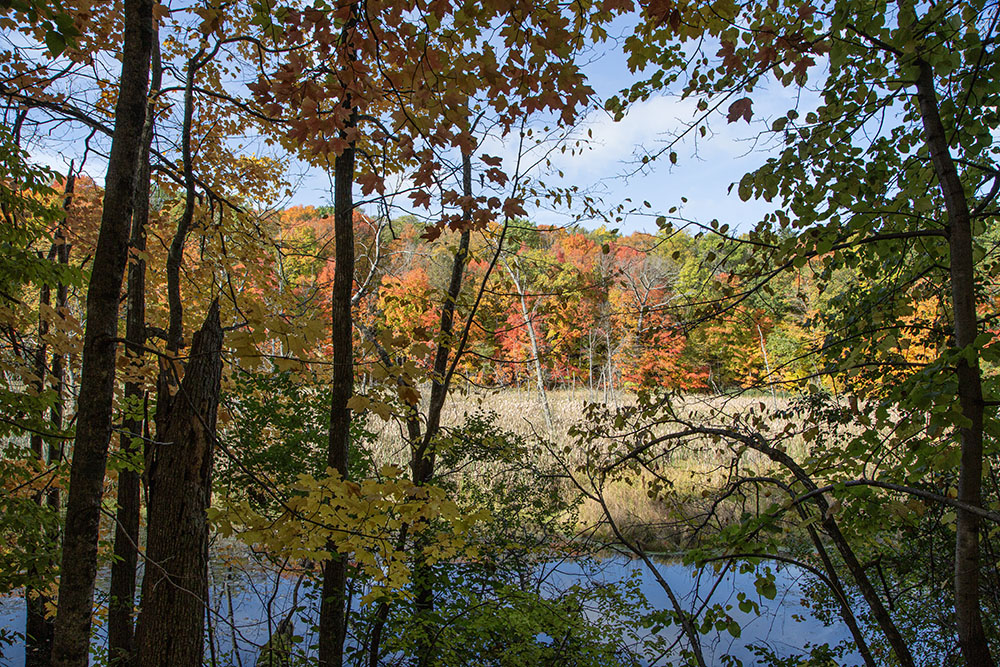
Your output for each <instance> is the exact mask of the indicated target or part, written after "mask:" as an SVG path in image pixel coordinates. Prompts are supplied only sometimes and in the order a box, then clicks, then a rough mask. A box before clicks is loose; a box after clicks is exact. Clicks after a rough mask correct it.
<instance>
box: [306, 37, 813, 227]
mask: <svg viewBox="0 0 1000 667" xmlns="http://www.w3.org/2000/svg"><path fill="white" fill-rule="evenodd" d="M585 71H586V74H587V76H588V79H589V82H590V84H591V86H593V87H594V89H595V91H596V93H597V96H598V98H599V99H600V100H604V99H606V98H608V97H610V96H611V95H613V94H615V93H617V92H618V91H619V90H620V89H621V88H622V87H625V86H627V85H628V84H629V83H630V82H631V81H632V80H633V78H634V77H633V75H631V74H630V73H629V71H628V68H627V65H626V62H625V56H624V55H623V54H622V52H621V51H620V50H618V49H616V48H615V47H611V48H609V49H608V50H607V51H605V53H603V54H602V55H601V56H600V57H599V58H596V59H595V60H594V61H593V62H591V63H590V64H589V65H588V66H587V67H586V70H585ZM796 94H798V91H796V90H794V89H783V88H781V87H780V85H778V84H773V89H771V90H768V89H758V91H757V94H755V96H754V98H755V99H754V118H753V122H752V123H750V124H748V123H746V122H745V121H743V120H740V121H738V122H737V123H733V124H730V123H727V122H726V119H725V117H724V112H725V108H726V107H727V106H728V104H726V105H723V114H722V115H719V116H718V117H717V118H714V119H712V120H711V121H710V124H709V129H710V131H709V133H708V135H707V136H706V137H704V138H699V139H698V140H697V141H695V140H694V138H693V136H692V138H689V139H685V140H683V141H682V142H681V143H680V145H679V146H677V147H676V149H675V150H676V152H677V153H678V164H676V165H671V164H670V163H669V161H668V160H667V159H666V157H664V158H663V159H662V160H660V161H658V162H656V163H655V164H654V163H651V164H650V165H647V166H646V167H645V168H641V167H642V165H641V162H640V161H639V160H640V157H641V155H642V153H643V151H644V150H650V151H655V150H656V149H657V148H658V147H662V146H663V144H664V142H665V141H666V140H667V139H668V138H669V137H670V136H671V134H672V133H676V132H677V131H679V130H680V129H681V128H683V127H684V126H685V125H686V124H687V123H690V122H691V121H692V120H693V119H694V118H695V115H694V111H695V104H696V100H694V99H687V100H682V99H680V98H679V97H677V96H675V95H671V94H664V95H660V96H657V97H652V98H650V99H648V100H645V101H641V102H637V103H635V104H634V105H633V106H632V107H631V108H630V109H629V111H628V113H627V115H626V116H625V118H624V119H623V120H622V121H620V122H614V120H613V119H612V118H611V116H610V115H609V114H608V113H606V112H605V111H603V109H600V108H595V109H593V110H592V111H590V112H589V113H588V114H587V115H586V116H585V117H584V118H583V120H582V122H581V123H580V125H579V126H578V127H577V128H576V130H575V132H574V136H576V137H578V138H585V137H587V132H588V130H589V131H591V132H592V138H590V139H589V140H588V141H587V145H586V147H585V148H584V149H583V150H582V151H580V152H579V153H578V154H576V155H570V154H569V153H568V152H567V153H565V154H562V153H554V154H552V157H551V161H552V167H551V169H549V170H547V171H548V173H544V172H543V170H542V169H535V170H534V171H532V172H530V174H529V175H530V176H532V177H534V178H540V179H541V180H544V181H545V183H546V184H547V185H548V186H560V187H567V186H570V185H576V186H578V187H579V188H580V189H581V190H584V191H587V192H591V193H594V194H596V195H599V196H600V197H601V199H602V200H603V204H604V208H605V209H606V210H611V209H613V208H615V207H616V206H617V205H619V204H622V203H623V202H625V200H626V199H631V200H632V202H633V204H635V205H640V206H641V205H642V203H643V202H644V201H648V202H649V203H650V204H651V207H650V208H648V209H646V211H647V212H648V214H647V215H634V216H629V217H627V218H626V219H625V220H624V221H623V222H622V223H621V224H620V225H614V224H611V225H608V226H609V227H614V226H617V227H619V228H620V230H621V231H622V232H623V233H629V232H631V231H635V230H644V231H655V229H656V226H655V223H654V221H655V218H656V216H657V215H659V214H665V213H666V212H667V211H668V210H669V209H670V208H672V207H674V206H677V207H679V208H680V213H681V214H682V215H683V216H684V217H685V218H688V219H692V220H695V221H698V222H701V223H706V224H707V223H709V222H710V221H711V220H712V219H718V220H719V221H720V222H721V223H726V224H729V225H730V227H731V228H735V229H746V228H748V227H750V226H752V225H753V224H754V223H755V222H756V221H757V220H759V219H760V217H761V216H762V215H763V214H764V213H766V212H768V211H769V210H771V209H772V207H771V206H770V205H767V204H764V203H763V202H755V201H750V202H741V201H740V199H739V197H738V196H737V194H736V189H735V188H734V189H733V191H732V193H729V192H728V190H729V186H730V184H732V183H735V182H738V181H739V180H740V178H741V177H742V176H743V174H745V173H746V172H747V171H750V170H752V169H754V168H755V167H756V166H758V165H760V164H761V163H763V162H764V161H765V160H766V159H767V156H768V154H769V149H773V145H771V146H768V145H765V144H766V141H767V140H768V138H767V137H764V138H763V139H762V140H760V141H758V135H759V133H760V132H761V131H762V130H764V128H765V127H766V126H769V125H770V121H771V120H773V119H774V118H775V117H777V116H779V115H784V114H785V112H786V111H787V110H788V109H790V108H793V107H794V106H796V99H795V95H796ZM543 122H544V119H540V120H539V123H538V125H539V126H540V125H541V124H542V123H543ZM771 140H772V141H773V139H771ZM483 150H484V151H486V152H489V153H491V154H495V155H500V156H503V157H504V166H505V168H506V170H507V172H508V173H511V172H512V171H513V169H514V163H515V161H516V157H517V146H516V137H511V138H509V139H508V140H507V141H506V142H499V141H498V140H490V141H487V142H486V143H485V144H484V146H483ZM537 154H538V153H537V152H536V153H535V155H537ZM556 170H561V171H562V172H563V176H562V178H559V177H558V176H557V175H556V174H555V171H556ZM682 197H684V198H686V199H687V202H686V203H682ZM331 199H332V197H331V192H330V183H329V178H328V177H327V176H326V175H324V174H321V173H314V172H313V173H305V174H303V178H302V180H301V182H300V185H299V187H298V189H297V190H296V192H295V195H294V197H293V198H292V199H291V203H294V204H314V205H315V204H324V203H329V202H330V201H331ZM394 204H395V205H397V206H399V207H400V209H399V210H398V213H402V212H405V209H406V204H407V201H406V200H405V198H402V197H397V198H396V199H395V200H394ZM575 204H576V202H574V205H575ZM626 207H628V208H631V206H630V205H628V204H626ZM574 209H575V210H567V209H566V208H564V207H563V208H560V209H553V208H552V207H549V206H546V205H545V204H544V202H543V206H542V207H540V208H537V207H535V206H533V205H532V206H529V216H530V217H531V218H532V219H533V220H534V221H536V222H538V223H544V224H557V225H560V224H568V223H570V222H571V221H572V220H573V219H574V215H575V214H577V213H579V207H578V206H576V205H575V207H574ZM375 212H376V211H374V210H373V211H369V213H375ZM416 213H418V214H423V215H426V211H423V210H421V211H416ZM583 224H584V226H587V227H595V226H597V225H599V224H601V221H600V220H586V221H584V222H583Z"/></svg>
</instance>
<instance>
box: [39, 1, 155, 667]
mask: <svg viewBox="0 0 1000 667" xmlns="http://www.w3.org/2000/svg"><path fill="white" fill-rule="evenodd" d="M152 42H153V5H152V2H148V1H146V0H129V1H128V2H126V3H125V41H124V47H123V64H122V77H121V86H120V92H119V95H118V102H117V106H116V109H115V130H114V140H113V141H112V148H111V155H110V158H109V160H108V174H107V177H106V179H105V198H104V213H103V217H102V219H101V234H100V237H99V239H98V242H97V251H96V253H95V255H94V261H93V271H92V277H91V282H90V286H89V289H88V291H87V324H86V333H85V334H84V352H83V371H82V377H81V380H80V399H79V406H78V409H77V424H76V439H75V442H74V447H73V463H72V467H71V469H70V487H69V497H68V499H67V503H66V529H65V531H64V534H63V559H62V568H61V578H60V582H59V611H58V614H57V616H56V627H55V639H54V642H53V648H52V664H53V665H57V666H59V667H62V666H64V665H65V666H67V667H69V666H71V665H72V666H79V667H82V666H84V665H86V664H87V663H88V662H89V650H88V649H89V646H90V618H91V613H92V606H93V601H94V578H95V576H96V574H97V540H98V532H99V523H100V511H101V495H102V492H103V488H104V472H105V466H106V463H107V456H108V443H109V441H110V439H111V400H112V394H113V392H114V381H115V373H114V369H115V367H116V365H115V351H116V349H117V343H116V340H117V334H118V326H117V324H118V302H119V292H120V291H121V282H122V277H123V274H124V271H125V261H126V258H127V254H128V237H129V233H128V231H129V223H130V221H131V212H132V202H133V197H134V194H135V182H136V174H137V173H138V172H139V168H138V166H139V156H140V151H141V148H142V127H143V124H144V122H145V119H146V93H147V90H148V85H149V63H150V55H151V52H152Z"/></svg>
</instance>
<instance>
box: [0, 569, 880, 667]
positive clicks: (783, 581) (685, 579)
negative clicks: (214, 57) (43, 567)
mask: <svg viewBox="0 0 1000 667" xmlns="http://www.w3.org/2000/svg"><path fill="white" fill-rule="evenodd" d="M656 567H657V569H658V571H659V572H660V574H661V576H663V578H664V579H665V580H666V581H667V583H668V584H669V585H670V587H671V588H672V589H673V590H674V592H675V593H676V594H677V595H679V596H683V603H684V605H685V607H686V608H687V609H693V608H698V607H699V606H700V605H702V604H706V603H707V604H715V603H719V604H722V605H727V606H731V608H729V609H728V610H727V613H728V614H729V615H730V616H731V617H732V618H733V619H734V620H735V621H736V622H737V623H738V624H739V625H740V628H741V632H740V636H739V637H738V638H736V637H733V636H732V634H730V633H729V632H727V631H725V630H723V631H716V630H714V629H713V630H712V631H710V632H708V633H707V634H704V635H703V636H702V642H703V650H704V652H705V657H706V660H707V662H708V664H709V665H725V664H727V663H726V662H725V660H724V658H723V656H726V655H729V656H732V657H734V658H738V659H739V660H741V661H742V664H743V665H747V666H749V665H757V664H767V663H766V662H762V660H761V659H760V658H759V657H758V653H756V652H755V651H754V650H753V648H752V646H754V645H759V646H766V647H767V648H768V649H769V650H770V651H771V652H773V654H774V655H777V656H782V657H787V656H792V655H797V654H801V653H803V652H806V651H808V649H809V647H810V646H815V645H818V644H824V643H825V644H829V645H830V646H835V645H837V644H840V643H842V642H846V643H849V642H850V634H849V632H848V630H847V628H846V627H845V626H844V625H843V623H842V622H840V621H839V619H836V622H834V623H833V624H826V623H824V622H823V621H821V620H820V619H818V618H817V617H816V616H815V615H814V614H813V612H812V610H811V608H810V607H809V606H808V605H807V604H806V602H805V600H804V598H805V597H806V590H805V589H806V587H807V586H809V585H811V584H812V583H814V582H813V581H811V579H810V575H807V574H804V573H802V572H801V571H799V570H796V569H795V568H790V567H785V568H782V569H776V570H775V571H774V576H775V585H776V589H777V594H776V595H775V597H774V599H771V600H769V599H767V598H765V597H763V596H761V595H759V594H758V592H757V589H756V587H755V581H756V575H755V574H754V573H752V572H750V573H740V572H733V571H731V570H729V571H726V572H724V573H723V574H722V575H720V576H717V575H715V573H714V571H713V570H711V569H707V570H703V571H702V572H700V573H699V572H698V571H696V570H695V569H693V568H690V567H686V566H683V565H681V564H678V563H675V562H669V561H668V562H660V563H656ZM536 577H537V581H542V582H545V585H546V587H547V588H548V590H560V589H563V590H564V589H565V588H567V587H569V586H571V585H573V584H589V585H614V584H618V583H619V582H622V581H625V580H628V579H630V578H633V581H634V582H635V585H636V587H637V589H638V591H639V592H641V594H642V595H643V596H644V597H645V598H646V600H647V601H648V603H649V605H650V606H652V607H653V608H656V609H668V608H670V603H669V600H668V598H667V596H666V594H665V593H664V592H663V590H662V589H661V587H660V585H659V584H658V583H657V581H656V578H655V577H654V576H653V574H652V572H651V571H650V570H649V569H648V567H647V566H646V565H644V564H643V562H642V561H638V560H630V559H628V558H625V557H621V556H616V557H611V558H604V559H601V560H599V561H594V560H590V559H587V560H563V561H551V562H546V563H543V564H540V565H539V566H538V568H537V572H536ZM213 580H214V581H213V584H214V585H213V588H212V590H213V599H212V616H213V617H214V619H215V623H214V624H213V626H214V627H213V639H214V642H213V643H214V647H215V654H216V660H217V664H218V665H220V666H224V665H236V666H237V667H253V665H254V663H255V661H256V658H257V656H258V653H259V647H260V646H261V645H262V644H264V643H265V642H266V641H267V639H268V636H269V630H268V610H270V617H271V619H272V620H271V626H272V627H273V625H274V624H275V623H276V622H277V621H278V620H280V619H281V618H282V617H283V616H284V615H285V613H287V611H288V610H289V609H290V608H291V606H292V597H293V592H294V589H295V579H293V578H288V577H275V576H273V575H271V576H266V575H264V574H262V573H257V574H255V575H252V576H247V575H245V573H236V572H234V571H229V570H226V569H221V570H220V569H218V568H217V569H216V570H215V571H214V572H213ZM740 593H743V594H745V597H746V598H747V599H749V600H751V601H753V602H756V603H757V604H758V605H759V608H760V610H759V611H760V613H759V614H758V613H756V612H754V611H751V612H749V613H745V612H743V611H741V610H740V609H739V606H738V598H737V596H738V595H739V594H740ZM315 597H316V595H315V594H314V592H313V590H312V588H311V586H310V585H309V584H308V583H303V585H302V586H301V587H300V589H299V592H298V594H297V599H298V604H299V605H300V606H305V609H304V610H303V611H302V612H301V613H300V614H299V615H298V616H297V617H296V623H295V625H296V633H297V634H300V635H302V636H303V637H304V643H305V645H309V644H310V643H311V642H312V641H314V640H315V637H314V636H313V634H312V633H313V631H312V630H311V628H312V627H313V626H314V624H315V622H316V610H315V607H316V605H315ZM230 619H231V620H230ZM603 620H604V621H607V620H608V619H606V618H605V619H603ZM615 622H620V623H622V624H625V623H632V626H631V627H630V626H625V625H623V626H622V627H623V635H624V634H626V633H625V629H626V628H627V629H628V633H627V634H629V635H631V636H633V637H639V638H643V637H646V638H648V637H649V633H652V632H653V631H654V630H655V631H657V632H658V633H659V634H660V636H661V637H663V638H666V639H667V644H668V645H669V644H670V643H672V642H673V639H675V638H676V637H677V636H678V635H679V630H678V629H677V627H676V626H667V627H665V628H659V627H657V628H650V629H647V628H642V627H636V626H635V625H634V621H632V620H630V619H627V618H624V617H623V618H621V619H615ZM23 629H24V601H23V600H22V599H20V598H0V638H3V637H5V636H7V637H9V636H10V635H11V633H17V634H18V635H19V633H21V632H23ZM96 633H97V639H96V641H95V642H94V644H95V646H101V648H100V649H99V650H100V651H101V652H103V646H102V645H103V643H104V642H105V637H104V633H103V631H102V628H101V627H100V625H98V626H97V629H96ZM851 646H853V644H851ZM234 647H235V649H236V650H235V651H234V650H233V649H234ZM0 649H2V656H0V666H2V667H22V666H23V664H24V648H23V641H22V640H21V639H20V637H19V636H18V637H16V638H15V639H14V641H13V643H8V644H5V645H0ZM678 655H679V648H678V646H676V645H675V646H674V647H673V649H672V650H671V653H666V654H659V655H647V656H646V657H645V659H644V660H643V663H644V664H647V665H669V664H670V663H671V658H672V657H677V656H678ZM93 662H95V663H98V662H103V661H101V660H100V659H99V657H96V659H95V660H94V661H93ZM838 664H842V665H860V664H861V659H860V657H859V656H858V655H857V654H856V653H853V652H850V651H848V652H847V653H846V654H845V655H844V656H842V657H840V658H839V659H838Z"/></svg>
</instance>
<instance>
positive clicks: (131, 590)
mask: <svg viewBox="0 0 1000 667" xmlns="http://www.w3.org/2000/svg"><path fill="white" fill-rule="evenodd" d="M157 40H158V38H157ZM152 62H153V67H152V76H151V83H150V90H151V91H156V90H159V88H160V62H159V44H158V43H154V44H153V59H152ZM154 114H155V107H154V105H153V104H152V103H151V104H149V106H148V108H147V110H146V123H145V125H144V126H143V131H142V156H141V159H140V164H139V177H138V178H139V180H138V183H137V184H136V189H135V198H134V208H133V211H132V234H131V240H130V245H131V246H132V248H133V250H134V251H135V252H136V253H137V255H136V257H135V259H134V261H133V262H132V263H131V264H130V265H129V267H128V287H127V288H126V304H125V313H126V314H125V352H126V354H127V355H128V357H129V359H130V360H135V361H138V360H140V359H142V357H143V355H144V351H143V349H144V347H145V345H146V260H145V259H143V258H142V253H144V252H145V251H146V223H147V221H148V220H149V190H150V181H149V177H150V174H149V151H150V145H151V143H152V140H153V122H154ZM144 394H145V391H144V389H143V386H142V383H141V382H139V381H129V382H126V383H125V391H124V397H125V399H124V405H125V410H126V414H125V415H124V417H123V419H122V433H121V438H120V440H119V447H120V451H121V456H122V458H123V459H124V460H125V461H126V465H125V467H124V468H122V469H121V470H120V471H119V473H118V512H117V514H116V517H115V518H116V521H115V559H114V561H113V562H112V564H111V591H110V601H109V603H108V662H109V663H110V664H111V665H119V666H127V665H129V664H130V663H131V661H132V657H133V653H134V651H135V646H134V639H135V637H134V627H133V606H134V604H135V582H136V566H137V565H138V562H139V486H140V472H139V470H138V461H139V460H140V456H141V454H142V451H143V448H142V447H141V446H140V443H141V437H140V434H141V433H142V432H143V419H142V418H140V417H138V416H137V414H136V411H137V410H138V406H139V403H140V402H141V401H142V400H143V396H144Z"/></svg>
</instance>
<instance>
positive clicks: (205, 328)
mask: <svg viewBox="0 0 1000 667" xmlns="http://www.w3.org/2000/svg"><path fill="white" fill-rule="evenodd" d="M221 351H222V327H221V325H220V322H219V304H218V301H216V302H214V303H213V304H212V307H211V308H210V309H209V312H208V316H207V317H206V318H205V323H204V324H203V325H202V327H201V330H199V331H198V333H196V334H195V336H194V341H193V343H192V345H191V357H190V361H189V362H188V364H187V368H186V370H185V373H184V379H183V380H182V381H181V383H180V387H179V389H178V392H177V396H176V397H175V399H174V401H173V402H172V405H171V407H170V413H169V415H167V418H166V422H165V423H166V429H165V432H164V434H163V438H162V441H161V442H162V443H163V444H160V445H158V446H157V447H156V450H155V453H154V455H153V456H152V458H151V460H150V464H149V470H148V471H147V477H148V480H149V500H148V509H147V515H148V527H147V532H146V565H145V575H144V576H143V580H142V602H141V605H140V612H139V620H138V623H137V624H136V634H135V643H136V651H137V655H136V664H138V665H144V666H149V667H165V666H167V665H170V666H173V665H177V666H178V667H181V666H187V665H191V666H195V665H200V664H202V655H203V652H204V633H203V630H204V623H205V604H206V600H207V598H208V518H207V515H206V512H207V510H208V506H209V503H210V500H211V491H212V455H213V449H214V442H215V424H216V415H217V412H218V405H219V389H220V381H221V375H222V356H221Z"/></svg>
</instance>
